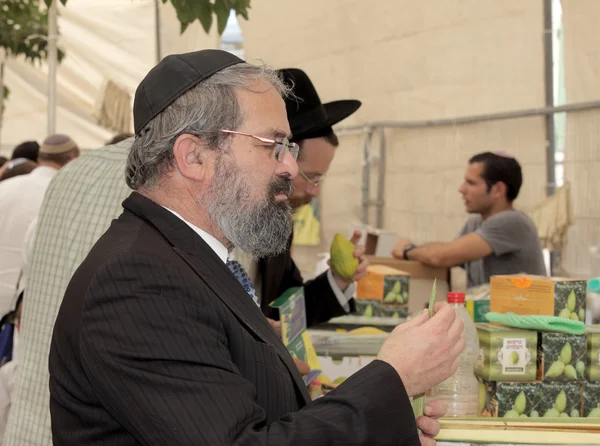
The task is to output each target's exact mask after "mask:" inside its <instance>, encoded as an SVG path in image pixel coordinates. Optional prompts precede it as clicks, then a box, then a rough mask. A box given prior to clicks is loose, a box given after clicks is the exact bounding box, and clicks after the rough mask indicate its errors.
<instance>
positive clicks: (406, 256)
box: [402, 243, 417, 260]
mask: <svg viewBox="0 0 600 446" xmlns="http://www.w3.org/2000/svg"><path fill="white" fill-rule="evenodd" d="M416 247H417V246H416V245H414V244H413V243H409V244H408V245H406V246H405V247H404V251H402V257H404V260H408V251H410V250H411V249H415V248H416Z"/></svg>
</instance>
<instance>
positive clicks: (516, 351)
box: [475, 324, 538, 382]
mask: <svg viewBox="0 0 600 446" xmlns="http://www.w3.org/2000/svg"><path fill="white" fill-rule="evenodd" d="M476 327H477V335H478V337H479V352H478V354H477V361H476V362H475V375H477V376H478V377H480V378H481V379H483V380H485V381H501V382H502V381H505V382H515V381H518V382H521V381H535V380H536V379H537V353H538V334H537V332H536V331H528V330H520V329H517V328H511V327H502V326H495V325H491V324H476Z"/></svg>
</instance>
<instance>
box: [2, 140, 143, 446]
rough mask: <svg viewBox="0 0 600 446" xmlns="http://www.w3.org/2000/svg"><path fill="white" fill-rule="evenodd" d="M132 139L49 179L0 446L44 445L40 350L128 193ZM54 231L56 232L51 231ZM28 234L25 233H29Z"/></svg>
mask: <svg viewBox="0 0 600 446" xmlns="http://www.w3.org/2000/svg"><path fill="white" fill-rule="evenodd" d="M132 143H133V138H129V139H126V140H124V141H122V142H120V143H118V144H115V145H109V146H107V147H103V148H101V149H97V150H89V151H87V152H86V153H85V154H83V155H82V156H80V157H79V158H77V159H76V160H74V161H72V162H70V163H69V164H67V165H66V166H65V167H64V168H62V169H60V171H59V172H58V173H57V174H56V175H55V176H54V178H53V179H52V181H51V182H50V185H49V186H48V190H47V192H46V195H45V198H44V201H43V204H42V208H41V210H40V214H39V218H38V220H37V226H38V228H37V233H36V236H35V238H34V239H31V243H32V244H33V249H31V248H29V249H28V248H26V249H25V250H24V251H25V253H27V252H31V253H32V254H31V258H30V260H29V261H28V262H26V263H28V264H29V271H28V278H27V279H26V280H27V305H25V307H24V308H23V327H22V330H21V336H20V345H21V348H20V351H21V364H22V367H21V368H20V370H21V378H20V380H19V382H18V383H17V385H18V391H17V392H16V395H15V397H14V399H13V401H12V409H11V412H10V416H9V419H8V425H7V427H6V434H5V438H4V441H3V443H2V444H3V445H5V446H9V445H10V446H22V445H24V444H31V445H36V446H52V444H53V443H52V433H51V431H50V408H49V405H48V401H49V400H50V393H49V389H48V381H49V379H50V377H49V374H48V345H49V343H50V339H51V337H52V327H53V326H54V322H55V320H56V315H57V313H58V307H59V305H60V303H61V301H62V298H63V296H64V294H65V290H66V288H67V284H68V283H69V280H70V278H71V276H72V275H73V273H74V272H75V270H76V269H77V267H78V266H79V265H80V264H81V262H82V261H83V259H84V258H85V256H86V255H87V254H88V252H89V251H90V249H91V248H92V246H93V245H94V243H96V241H97V240H98V239H99V238H100V236H101V235H102V234H103V233H104V232H105V231H106V229H108V227H109V226H110V223H111V221H112V220H114V219H116V218H117V217H118V216H119V215H120V214H121V212H122V211H123V208H122V206H121V203H122V202H123V200H125V198H127V196H128V195H129V194H130V193H131V189H129V187H128V186H127V184H126V183H125V177H124V174H123V172H124V171H125V164H126V159H127V153H129V150H130V148H131V144H132ZM56 228H60V230H56ZM33 232H34V231H33V230H32V231H29V234H30V235H32V234H33Z"/></svg>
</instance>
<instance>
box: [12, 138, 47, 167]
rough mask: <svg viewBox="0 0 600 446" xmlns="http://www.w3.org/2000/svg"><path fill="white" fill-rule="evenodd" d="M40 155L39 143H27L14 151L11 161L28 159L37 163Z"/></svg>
mask: <svg viewBox="0 0 600 446" xmlns="http://www.w3.org/2000/svg"><path fill="white" fill-rule="evenodd" d="M39 153H40V145H39V144H38V143H37V141H25V142H22V143H21V144H19V145H18V146H17V147H15V148H14V149H13V153H12V156H11V157H10V159H13V160H14V159H17V158H27V159H28V160H30V161H33V162H34V163H37V160H38V155H39Z"/></svg>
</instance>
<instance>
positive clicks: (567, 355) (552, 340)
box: [539, 333, 587, 381]
mask: <svg viewBox="0 0 600 446" xmlns="http://www.w3.org/2000/svg"><path fill="white" fill-rule="evenodd" d="M539 355H540V358H541V359H542V365H541V367H540V369H541V370H543V372H544V375H543V380H544V381H583V379H584V377H585V364H586V362H587V336H586V335H571V334H566V333H540V352H539Z"/></svg>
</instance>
